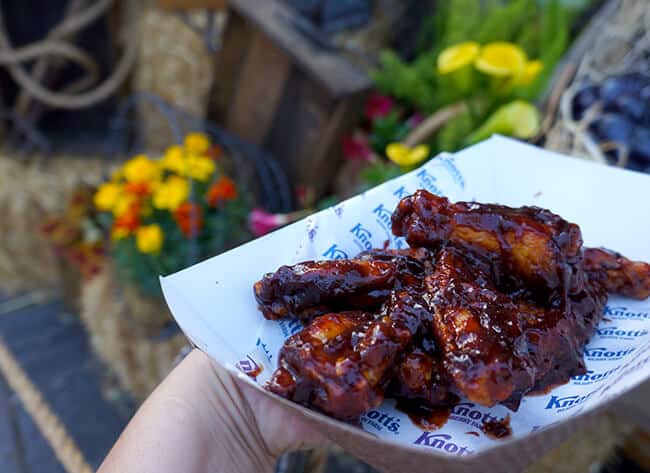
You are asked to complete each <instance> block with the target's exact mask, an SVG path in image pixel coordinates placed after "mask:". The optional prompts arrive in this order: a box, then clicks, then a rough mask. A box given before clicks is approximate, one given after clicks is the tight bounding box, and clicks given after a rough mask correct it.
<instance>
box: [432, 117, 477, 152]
mask: <svg viewBox="0 0 650 473" xmlns="http://www.w3.org/2000/svg"><path fill="white" fill-rule="evenodd" d="M474 126H475V125H474V120H473V119H472V114H471V113H470V111H469V110H467V109H466V110H464V111H463V113H461V114H460V115H458V116H456V117H454V118H452V119H451V120H449V122H447V123H446V124H445V125H444V126H443V127H442V128H441V129H440V131H439V132H438V134H437V147H438V151H457V150H458V149H460V148H461V146H462V143H463V141H464V140H465V138H466V137H467V136H468V135H469V134H470V132H471V131H472V130H473V129H474Z"/></svg>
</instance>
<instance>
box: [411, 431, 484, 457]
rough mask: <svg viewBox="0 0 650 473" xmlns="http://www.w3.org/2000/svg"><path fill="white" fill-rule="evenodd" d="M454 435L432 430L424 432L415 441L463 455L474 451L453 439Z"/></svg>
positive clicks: (416, 443)
mask: <svg viewBox="0 0 650 473" xmlns="http://www.w3.org/2000/svg"><path fill="white" fill-rule="evenodd" d="M451 440H452V436H451V435H448V434H434V433H431V432H422V435H420V436H419V437H418V438H417V439H416V440H415V442H413V443H414V444H415V445H423V446H425V447H431V448H436V449H438V450H442V451H445V452H447V453H453V454H456V455H458V456H459V457H462V456H463V455H468V454H470V453H473V451H472V450H470V449H469V448H467V447H466V446H461V445H458V444H457V443H454V442H452V441H451Z"/></svg>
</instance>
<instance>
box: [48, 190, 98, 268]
mask: <svg viewBox="0 0 650 473" xmlns="http://www.w3.org/2000/svg"><path fill="white" fill-rule="evenodd" d="M92 196H93V193H92V189H90V188H86V187H83V188H80V189H77V190H76V191H75V192H74V193H73V194H72V196H71V197H70V198H69V199H68V202H67V204H66V207H65V211H64V212H63V213H61V214H60V215H57V216H52V217H50V218H48V219H47V220H46V221H45V222H44V223H43V225H42V226H41V232H42V233H43V235H44V236H45V237H46V238H47V239H48V240H49V241H50V242H51V243H52V245H53V246H54V249H55V250H56V252H57V254H58V255H59V256H61V257H62V258H63V259H64V260H65V261H66V262H67V263H69V264H71V265H72V267H73V268H76V269H77V270H78V271H79V273H80V275H81V276H82V277H83V278H86V279H88V278H91V277H92V276H94V275H95V274H97V273H98V272H99V271H100V270H101V266H102V263H103V261H104V257H105V247H104V241H103V239H102V234H101V229H100V228H99V226H98V224H97V213H96V211H95V209H94V208H93V203H92Z"/></svg>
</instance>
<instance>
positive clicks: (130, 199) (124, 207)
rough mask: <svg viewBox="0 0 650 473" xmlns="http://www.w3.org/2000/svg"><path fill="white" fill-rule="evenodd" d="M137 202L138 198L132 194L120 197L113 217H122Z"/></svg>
mask: <svg viewBox="0 0 650 473" xmlns="http://www.w3.org/2000/svg"><path fill="white" fill-rule="evenodd" d="M135 201H136V197H135V196H133V195H130V194H122V195H120V196H119V197H118V199H117V201H116V202H115V205H114V206H113V208H112V210H113V215H114V216H115V217H120V216H122V215H124V214H125V213H126V212H128V211H129V210H130V209H131V205H132V204H133V203H134V202H135Z"/></svg>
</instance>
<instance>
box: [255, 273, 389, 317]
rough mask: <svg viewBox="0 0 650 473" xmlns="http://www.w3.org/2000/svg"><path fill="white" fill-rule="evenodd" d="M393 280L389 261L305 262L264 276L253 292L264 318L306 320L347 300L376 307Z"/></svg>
mask: <svg viewBox="0 0 650 473" xmlns="http://www.w3.org/2000/svg"><path fill="white" fill-rule="evenodd" d="M396 280H397V271H396V267H395V265H394V264H392V263H390V262H384V261H361V260H333V261H308V262H305V263H299V264H296V265H293V266H281V267H280V268H279V269H278V270H277V271H276V272H275V273H270V274H266V275H265V276H264V277H263V278H262V280H261V281H258V282H256V283H255V285H254V291H255V298H256V299H257V302H258V304H259V308H260V310H261V311H262V314H263V315H264V317H266V318H267V319H271V320H276V319H282V318H286V317H298V318H303V319H305V318H308V317H310V316H313V315H315V312H318V311H320V312H327V311H328V310H329V305H330V304H336V303H337V302H339V303H340V302H343V301H346V300H347V302H348V303H349V304H350V305H352V306H353V307H364V306H367V307H379V306H380V305H381V304H382V302H384V301H385V300H386V298H387V297H388V295H389V290H390V289H392V287H393V285H394V284H395V281H396ZM355 301H356V302H357V304H355ZM310 309H311V310H310Z"/></svg>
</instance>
